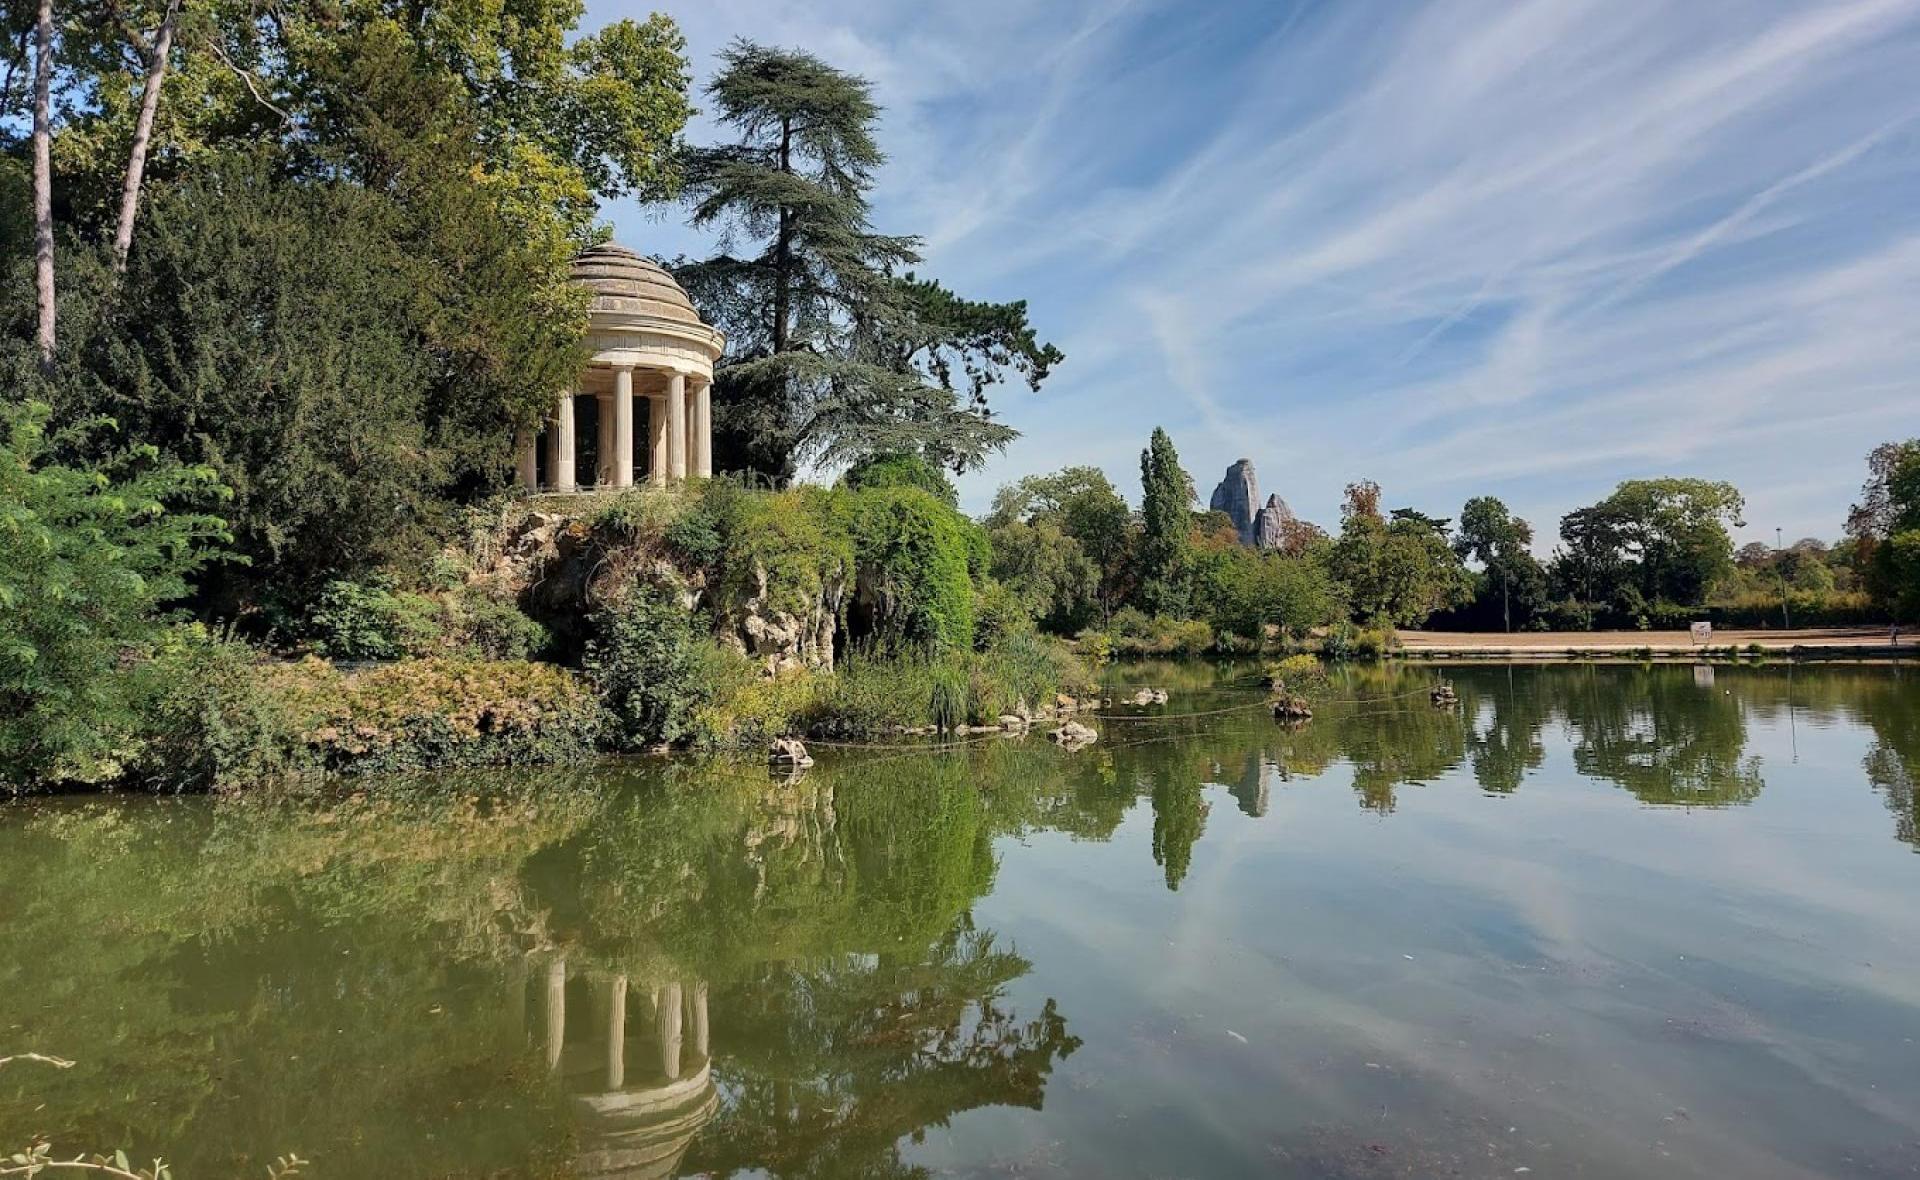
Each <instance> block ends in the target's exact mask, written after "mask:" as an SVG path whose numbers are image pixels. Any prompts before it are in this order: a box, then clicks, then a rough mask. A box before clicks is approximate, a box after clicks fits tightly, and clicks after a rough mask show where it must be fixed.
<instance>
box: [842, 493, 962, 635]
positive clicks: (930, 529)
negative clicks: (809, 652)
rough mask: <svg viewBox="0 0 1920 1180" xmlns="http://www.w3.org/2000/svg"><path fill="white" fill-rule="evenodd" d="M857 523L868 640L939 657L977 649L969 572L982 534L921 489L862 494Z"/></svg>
mask: <svg viewBox="0 0 1920 1180" xmlns="http://www.w3.org/2000/svg"><path fill="white" fill-rule="evenodd" d="M849 518H850V525H851V530H852V534H853V551H854V560H855V563H856V566H857V568H858V569H859V581H858V587H857V591H856V594H855V598H854V604H853V609H854V610H855V612H857V613H858V614H859V615H860V616H861V618H860V621H861V623H862V626H861V627H860V628H859V630H860V632H861V633H863V634H867V635H873V636H877V637H880V638H882V639H884V640H886V641H889V642H903V643H907V644H912V645H916V646H925V647H930V648H935V649H944V650H951V649H956V648H966V647H971V646H972V645H973V582H972V579H971V576H970V571H969V568H968V567H969V559H970V557H971V555H972V553H973V552H974V550H975V547H976V544H977V542H976V540H975V536H976V534H977V530H978V526H976V525H975V524H973V523H972V522H971V521H969V520H967V518H966V517H964V516H961V515H960V514H959V513H958V512H955V511H954V510H953V509H952V508H949V507H948V506H947V505H945V504H944V503H942V502H941V501H940V500H938V499H936V498H935V497H934V496H933V495H931V494H929V493H927V492H924V491H921V490H920V489H919V488H915V487H882V488H876V489H873V490H870V491H865V492H860V493H857V494H856V495H855V496H854V497H853V502H852V505H851V508H850V510H849Z"/></svg>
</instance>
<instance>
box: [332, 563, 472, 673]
mask: <svg viewBox="0 0 1920 1180" xmlns="http://www.w3.org/2000/svg"><path fill="white" fill-rule="evenodd" d="M438 614H439V607H438V606H437V605H435V603H434V601H433V600H432V599H430V598H427V597H425V596H423V595H419V594H414V593H410V592H408V591H395V590H394V589H393V588H392V585H391V584H390V583H389V582H388V581H387V580H386V579H384V578H381V577H375V578H371V579H368V580H367V581H364V582H349V581H338V580H336V581H332V582H328V583H327V584H326V586H325V587H324V588H322V590H321V591H320V595H319V597H318V598H316V599H315V600H314V604H313V608H312V610H311V611H309V612H308V615H307V635H308V637H309V638H310V639H311V640H312V641H313V644H314V647H315V649H316V650H318V651H319V653H320V654H321V655H323V656H326V657H327V658H328V659H332V660H348V661H361V660H397V659H400V658H401V657H402V656H408V655H426V654H427V653H429V652H430V651H432V650H433V648H434V647H436V646H437V645H438V644H439V642H440V640H441V639H442V638H443V628H442V627H441V624H440V621H439V618H438Z"/></svg>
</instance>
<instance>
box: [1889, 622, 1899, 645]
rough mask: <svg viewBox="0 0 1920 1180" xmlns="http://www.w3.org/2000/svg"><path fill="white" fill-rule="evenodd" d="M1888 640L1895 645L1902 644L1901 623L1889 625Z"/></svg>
mask: <svg viewBox="0 0 1920 1180" xmlns="http://www.w3.org/2000/svg"><path fill="white" fill-rule="evenodd" d="M1887 641H1888V642H1889V643H1891V644H1892V645H1893V646H1895V647H1899V646H1900V624H1898V623H1890V624H1888V625H1887Z"/></svg>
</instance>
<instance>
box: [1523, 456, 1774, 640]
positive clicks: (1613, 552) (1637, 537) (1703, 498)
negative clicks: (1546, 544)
mask: <svg viewBox="0 0 1920 1180" xmlns="http://www.w3.org/2000/svg"><path fill="white" fill-rule="evenodd" d="M1743 507H1744V501H1743V500H1742V499H1741V496H1740V492H1739V490H1738V489H1737V488H1735V487H1734V486H1733V485H1732V484H1730V483H1724V482H1716V481H1711V480H1704V479H1681V478H1668V479H1631V480H1627V481H1626V482H1625V483H1622V484H1621V485H1620V486H1619V487H1617V488H1615V489H1614V492H1613V494H1612V495H1610V496H1608V497H1607V498H1606V499H1604V500H1602V501H1600V502H1599V503H1598V504H1595V505H1593V506H1592V507H1591V508H1587V509H1580V510H1576V511H1575V512H1572V513H1569V514H1568V515H1567V516H1566V517H1564V518H1562V520H1561V522H1560V536H1561V539H1562V540H1563V541H1564V542H1566V545H1567V549H1568V552H1569V553H1570V554H1574V555H1576V556H1573V557H1572V558H1571V560H1572V561H1573V562H1574V563H1575V565H1576V568H1573V569H1570V570H1569V571H1567V575H1566V577H1565V580H1566V581H1567V582H1569V583H1574V582H1578V583H1581V584H1583V585H1585V586H1586V589H1585V590H1584V591H1583V593H1584V597H1585V599H1586V601H1587V602H1589V603H1592V602H1594V601H1602V602H1612V603H1614V604H1615V605H1616V607H1619V608H1623V609H1624V610H1625V611H1626V612H1627V613H1633V611H1634V610H1635V608H1636V607H1637V606H1639V605H1640V604H1648V605H1650V604H1653V603H1659V602H1671V603H1679V604H1682V605H1697V604H1699V603H1701V602H1703V601H1705V599H1706V593H1707V590H1708V588H1709V587H1711V586H1712V585H1713V584H1714V582H1715V581H1716V580H1718V579H1719V578H1721V577H1724V576H1725V575H1727V574H1729V573H1731V572H1732V570H1733V538H1732V536H1731V535H1730V534H1729V533H1728V531H1727V530H1728V526H1730V525H1733V526H1737V525H1739V524H1741V523H1742V522H1741V519H1740V514H1741V511H1742V509H1743Z"/></svg>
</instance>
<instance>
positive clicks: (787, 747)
mask: <svg viewBox="0 0 1920 1180" xmlns="http://www.w3.org/2000/svg"><path fill="white" fill-rule="evenodd" d="M767 761H768V762H769V763H771V764H772V765H774V766H778V767H792V768H796V769H798V768H804V767H808V766H812V765H813V756H812V755H811V754H808V753H807V747H806V746H805V745H803V744H801V741H800V739H799V738H774V739H773V741H772V742H770V743H768V745H767Z"/></svg>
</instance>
